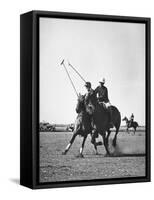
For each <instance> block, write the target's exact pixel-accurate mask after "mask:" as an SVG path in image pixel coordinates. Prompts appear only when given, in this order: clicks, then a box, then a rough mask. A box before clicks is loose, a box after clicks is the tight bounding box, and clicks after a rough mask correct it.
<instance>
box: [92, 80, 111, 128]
mask: <svg viewBox="0 0 154 200" xmlns="http://www.w3.org/2000/svg"><path fill="white" fill-rule="evenodd" d="M99 84H100V85H99V86H98V87H97V88H96V89H95V94H96V96H97V98H98V102H99V103H100V104H101V103H102V104H104V105H105V107H106V109H107V110H108V111H109V118H110V119H109V120H110V127H113V122H112V107H111V103H110V101H109V98H108V89H107V87H105V86H104V84H105V78H103V79H102V80H100V81H99Z"/></svg>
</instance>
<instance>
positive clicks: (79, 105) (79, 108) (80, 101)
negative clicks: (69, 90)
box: [76, 94, 85, 113]
mask: <svg viewBox="0 0 154 200" xmlns="http://www.w3.org/2000/svg"><path fill="white" fill-rule="evenodd" d="M84 101H85V97H84V96H83V95H81V94H79V97H78V101H77V106H76V112H77V113H80V112H81V111H84V110H85V105H84Z"/></svg>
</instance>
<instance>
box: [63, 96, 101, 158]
mask: <svg viewBox="0 0 154 200" xmlns="http://www.w3.org/2000/svg"><path fill="white" fill-rule="evenodd" d="M84 100H85V99H84V96H82V95H80V96H79V98H78V102H77V106H76V112H77V113H78V116H77V118H76V121H75V127H74V131H73V136H72V138H71V140H70V142H69V144H68V145H67V147H66V148H65V150H64V152H63V153H62V154H63V155H65V154H66V153H67V152H68V150H69V149H70V147H71V145H72V144H73V142H74V140H75V138H76V136H77V135H80V136H82V137H83V141H82V146H81V148H80V153H79V156H80V157H83V148H84V144H85V141H86V138H87V136H88V134H91V132H92V126H91V116H90V115H89V114H88V113H87V112H86V109H85V104H84ZM92 144H93V145H94V148H95V150H96V154H97V153H98V152H97V146H98V145H102V143H101V142H98V143H96V141H95V140H94V141H93V142H92Z"/></svg>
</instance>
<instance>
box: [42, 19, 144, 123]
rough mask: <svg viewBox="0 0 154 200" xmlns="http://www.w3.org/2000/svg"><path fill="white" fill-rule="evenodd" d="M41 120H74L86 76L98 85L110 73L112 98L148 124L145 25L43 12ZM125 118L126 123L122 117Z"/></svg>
mask: <svg viewBox="0 0 154 200" xmlns="http://www.w3.org/2000/svg"><path fill="white" fill-rule="evenodd" d="M39 23H40V38H39V40H40V48H39V50H40V121H43V120H45V121H48V122H50V123H73V122H74V121H75V118H76V116H77V114H76V112H75V107H76V104H77V96H76V94H75V92H74V90H73V88H72V85H71V84H70V81H69V79H68V77H67V74H66V72H65V70H64V67H63V66H62V65H60V63H61V62H62V60H63V59H65V65H66V67H67V69H68V71H69V73H70V76H71V77H72V80H73V82H74V84H75V87H76V89H77V91H78V93H81V94H85V93H86V89H85V87H84V82H83V81H82V80H81V78H80V77H79V76H78V75H76V74H75V72H74V71H73V70H72V69H71V68H70V67H69V66H68V61H69V62H70V63H71V64H72V65H73V66H74V67H75V68H76V69H77V70H78V71H79V72H80V73H81V75H82V76H83V77H84V79H85V80H86V81H90V82H91V83H92V88H93V89H95V88H96V87H97V86H98V85H99V81H100V80H101V79H102V78H103V77H104V78H105V79H106V84H105V85H106V87H107V88H108V93H109V100H110V102H111V104H112V105H114V106H116V107H117V108H118V109H119V111H120V113H121V116H122V117H124V116H127V117H130V115H131V113H134V116H135V119H134V120H135V121H137V122H138V123H139V125H145V25H144V24H137V23H120V22H105V21H104V22H103V21H87V20H86V21H85V20H70V19H56V18H40V22H39ZM122 124H123V123H122Z"/></svg>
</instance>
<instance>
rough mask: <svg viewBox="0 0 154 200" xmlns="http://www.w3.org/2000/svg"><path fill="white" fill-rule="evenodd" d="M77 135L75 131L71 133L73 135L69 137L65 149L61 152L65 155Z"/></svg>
mask: <svg viewBox="0 0 154 200" xmlns="http://www.w3.org/2000/svg"><path fill="white" fill-rule="evenodd" d="M77 135H78V133H77V132H75V133H74V134H73V136H72V138H71V140H70V142H69V144H68V145H67V146H66V148H65V150H64V151H63V152H62V154H63V155H66V154H67V152H68V150H69V149H70V147H71V146H72V144H73V142H74V140H75V138H76V136H77Z"/></svg>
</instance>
